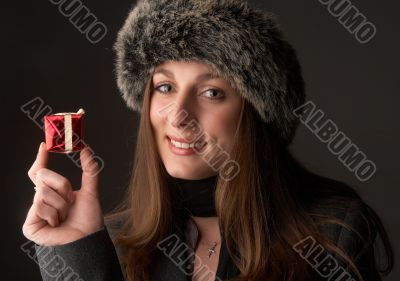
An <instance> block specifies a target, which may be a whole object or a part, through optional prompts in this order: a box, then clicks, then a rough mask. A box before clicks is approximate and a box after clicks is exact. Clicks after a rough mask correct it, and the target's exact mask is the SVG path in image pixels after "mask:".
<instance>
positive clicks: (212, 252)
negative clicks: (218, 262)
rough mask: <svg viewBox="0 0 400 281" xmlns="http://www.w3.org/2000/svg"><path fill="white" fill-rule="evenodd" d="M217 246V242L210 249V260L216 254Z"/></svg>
mask: <svg viewBox="0 0 400 281" xmlns="http://www.w3.org/2000/svg"><path fill="white" fill-rule="evenodd" d="M216 246H217V242H214V245H213V246H212V247H211V248H209V249H208V258H210V257H211V255H212V254H214V253H215V250H214V249H215V247H216Z"/></svg>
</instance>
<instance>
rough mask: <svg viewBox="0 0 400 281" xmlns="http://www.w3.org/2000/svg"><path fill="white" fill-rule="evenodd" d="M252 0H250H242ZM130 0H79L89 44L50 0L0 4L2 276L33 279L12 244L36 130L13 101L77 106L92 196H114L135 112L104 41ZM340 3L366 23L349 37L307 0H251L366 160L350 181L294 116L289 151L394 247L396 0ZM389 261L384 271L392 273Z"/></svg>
mask: <svg viewBox="0 0 400 281" xmlns="http://www.w3.org/2000/svg"><path fill="white" fill-rule="evenodd" d="M253 2H254V1H253ZM133 3H134V1H102V2H100V1H93V0H91V1H89V0H86V1H84V5H86V7H88V8H89V9H90V11H92V12H93V13H94V14H95V15H96V16H97V18H98V19H99V21H102V22H103V23H104V24H105V25H106V26H107V28H108V32H107V35H106V36H105V38H104V39H103V40H102V41H100V42H99V43H97V44H92V43H90V42H89V41H88V40H87V39H86V37H85V35H83V34H81V33H80V32H79V31H78V30H77V29H76V28H75V27H74V26H73V25H72V24H71V23H70V22H69V20H68V18H66V17H64V16H63V15H62V14H61V13H60V12H59V11H58V7H57V6H55V5H53V4H51V2H50V1H46V0H44V1H15V2H12V1H7V2H4V3H3V4H1V18H0V21H1V25H0V28H1V48H2V52H1V79H2V90H1V105H2V107H1V129H2V133H1V136H2V137H1V147H2V153H3V157H2V158H3V159H4V160H3V161H2V162H1V163H2V165H1V166H2V167H1V175H2V176H1V179H2V180H1V183H2V194H3V196H2V198H1V199H2V200H1V201H2V204H1V214H2V221H3V223H2V231H1V238H2V242H3V243H2V255H1V259H2V260H1V261H0V265H1V273H2V277H1V279H2V280H41V278H40V274H39V268H38V266H37V265H36V264H35V263H34V262H33V261H31V260H30V259H29V258H28V257H27V256H26V254H25V253H23V252H22V251H21V249H20V246H21V244H22V243H24V242H26V239H25V238H24V236H23V235H22V231H21V227H22V224H23V222H24V220H25V216H26V214H27V211H28V209H29V207H30V205H31V202H32V198H33V194H34V191H33V184H32V183H31V182H30V180H29V178H28V176H27V171H28V169H29V168H30V166H31V165H32V163H33V161H34V159H35V156H36V152H37V149H38V145H39V143H40V141H42V140H43V137H44V134H43V132H42V130H40V128H38V127H37V126H36V125H35V124H34V123H33V122H32V121H31V120H30V119H29V118H28V117H27V116H26V115H25V114H24V113H23V112H22V111H21V110H20V107H21V106H22V105H23V104H25V103H26V102H28V101H29V100H31V99H33V98H34V97H41V98H42V99H43V100H44V101H45V103H46V104H48V105H50V106H51V107H52V108H53V110H54V112H64V111H77V110H78V109H79V107H83V108H84V109H85V110H86V112H87V115H86V120H85V126H86V131H85V133H86V135H85V140H86V142H87V143H88V144H89V145H91V147H92V148H93V149H94V151H95V152H96V154H97V155H99V156H100V157H101V158H102V159H103V160H104V162H105V168H104V170H103V171H102V173H101V200H102V201H101V202H102V205H103V209H104V211H109V210H111V209H112V207H113V206H115V204H116V203H117V202H118V201H119V200H120V199H121V198H122V196H123V191H124V189H125V187H126V185H127V183H128V179H129V175H130V167H131V163H132V160H131V159H133V153H134V144H135V139H136V131H137V121H138V118H137V117H138V116H137V115H136V113H133V112H131V111H129V110H128V109H127V107H126V106H125V104H124V102H123V100H122V98H120V97H119V92H118V90H117V88H116V83H115V79H114V77H115V73H114V72H113V61H114V53H113V50H112V44H113V42H114V40H115V37H116V34H117V31H118V30H119V28H120V27H121V26H122V24H123V22H124V20H125V17H126V15H127V13H128V11H129V9H130V7H131V5H132V4H133ZM352 3H353V4H354V5H355V6H356V7H357V8H358V9H359V10H360V11H361V12H363V13H364V14H365V15H366V17H367V18H368V19H369V20H370V21H371V22H373V23H374V24H375V25H376V27H377V34H376V36H375V37H374V38H373V39H372V41H370V42H369V43H367V44H360V43H359V42H358V41H357V40H356V39H355V37H354V36H353V35H352V34H350V33H349V32H348V31H347V30H346V29H345V28H344V27H343V26H342V25H341V24H340V23H339V22H338V21H337V19H336V18H334V17H333V16H331V15H330V14H329V13H328V11H327V8H326V7H325V6H324V5H322V4H320V2H319V1H317V0H313V1H288V0H274V1H258V2H257V4H258V5H259V6H261V7H263V8H265V9H266V10H269V11H272V12H274V13H275V14H277V15H278V20H279V22H280V24H281V26H282V29H283V30H284V33H285V35H286V38H287V39H288V40H289V41H290V42H291V43H292V44H293V45H294V47H295V48H296V49H297V51H298V54H299V58H300V60H301V63H302V66H303V72H304V77H305V80H306V83H307V93H308V99H309V100H312V101H314V102H315V103H316V104H317V107H318V108H320V109H321V110H323V111H324V112H325V113H326V115H327V117H328V118H331V119H332V120H333V121H334V122H335V123H336V124H337V125H338V126H339V129H340V130H341V131H343V132H345V133H346V134H347V136H349V137H350V139H351V140H352V141H353V142H354V143H355V144H357V145H358V146H359V147H360V149H361V150H362V151H363V152H365V153H366V155H367V157H368V158H369V159H371V160H373V161H374V162H375V163H376V165H377V172H376V174H375V175H374V176H373V177H372V179H370V180H369V181H367V182H360V181H358V180H357V178H356V177H355V175H354V174H353V173H351V172H350V171H349V170H347V168H346V167H344V166H343V165H342V163H341V162H340V161H339V160H338V159H337V158H336V157H335V156H333V155H332V154H331V153H330V152H329V150H328V149H327V147H326V144H323V143H321V142H320V141H319V140H318V139H317V137H316V136H314V135H313V134H312V132H310V131H309V130H308V129H307V128H306V127H305V126H304V125H300V128H299V130H298V133H297V136H296V138H295V140H294V143H293V145H292V147H291V148H292V150H293V152H294V154H295V155H296V156H297V157H298V158H299V159H300V160H301V161H302V162H303V163H304V164H305V165H306V166H307V167H309V168H310V169H312V170H314V171H316V172H319V173H320V174H323V175H325V176H329V177H333V178H336V179H339V180H342V181H345V182H347V183H349V184H351V185H352V186H353V187H354V188H355V189H356V190H357V191H358V192H359V193H360V194H361V196H362V197H363V198H364V199H365V201H366V202H367V203H369V204H370V205H371V206H372V207H373V208H374V209H375V210H376V211H377V213H378V214H379V215H380V216H381V218H382V220H383V222H384V224H385V226H386V228H387V230H388V232H389V234H390V237H391V240H392V243H393V246H394V247H395V249H396V252H397V253H399V250H400V249H399V248H400V245H399V242H398V241H397V239H396V238H397V237H399V235H400V225H399V223H398V222H399V201H398V200H399V194H400V191H399V183H400V180H399V179H400V177H399V172H398V159H399V149H398V146H397V145H398V137H399V126H398V125H397V121H396V120H398V117H396V116H397V113H398V109H397V107H398V104H399V101H400V99H399V97H398V94H396V93H398V89H399V87H398V86H399V77H398V67H399V55H398V53H397V51H398V50H399V41H400V40H399V36H398V34H399V33H398V27H399V19H398V11H399V8H400V4H399V2H398V1H394V0H392V1H371V0H369V1H360V0H354V1H352ZM49 168H50V169H52V170H54V171H56V172H59V173H61V174H63V175H65V176H66V177H68V178H69V179H70V180H71V182H72V183H73V185H74V186H75V187H79V186H80V175H81V174H80V170H79V169H78V168H77V167H76V166H75V165H74V164H73V163H72V162H71V161H70V159H68V158H67V157H65V156H63V155H58V154H51V156H50V163H49ZM399 278H400V270H399V267H396V268H395V270H394V272H393V273H392V274H391V275H390V276H389V277H388V278H387V279H386V280H391V281H395V280H396V281H397V280H399Z"/></svg>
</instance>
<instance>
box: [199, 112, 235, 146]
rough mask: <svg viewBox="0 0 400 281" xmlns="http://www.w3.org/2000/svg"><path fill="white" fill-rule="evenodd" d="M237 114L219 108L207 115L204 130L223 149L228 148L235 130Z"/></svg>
mask: <svg viewBox="0 0 400 281" xmlns="http://www.w3.org/2000/svg"><path fill="white" fill-rule="evenodd" d="M238 116H239V114H238V113H237V112H236V111H232V110H221V111H219V112H215V113H214V114H212V115H210V116H209V119H208V120H207V122H205V124H207V127H208V128H206V129H205V130H206V131H207V132H208V133H209V135H210V137H211V138H214V139H215V140H216V141H217V142H218V144H219V145H221V146H222V147H223V148H224V149H228V148H229V147H230V145H231V142H232V140H233V136H234V134H235V131H236V126H237V122H238Z"/></svg>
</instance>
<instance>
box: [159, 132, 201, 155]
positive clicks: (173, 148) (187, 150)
mask: <svg viewBox="0 0 400 281" xmlns="http://www.w3.org/2000/svg"><path fill="white" fill-rule="evenodd" d="M166 139H167V140H168V146H169V148H170V150H171V151H172V152H173V153H174V154H177V155H191V154H193V153H195V152H196V151H198V152H200V151H202V150H203V149H204V148H205V146H206V145H207V143H204V142H203V141H196V144H197V143H200V144H204V145H203V146H202V147H201V148H200V149H199V148H196V147H195V148H196V149H194V148H180V147H176V146H175V145H174V144H173V143H172V141H171V140H174V141H178V142H182V143H187V144H190V143H192V142H190V141H188V140H187V139H183V138H175V137H173V136H171V137H170V136H168V135H167V136H166Z"/></svg>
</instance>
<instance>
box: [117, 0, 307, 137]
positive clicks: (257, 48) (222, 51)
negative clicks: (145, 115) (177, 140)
mask: <svg viewBox="0 0 400 281" xmlns="http://www.w3.org/2000/svg"><path fill="white" fill-rule="evenodd" d="M114 50H115V51H116V55H117V58H116V74H117V84H118V87H119V89H120V91H121V93H122V97H123V98H124V100H125V101H126V104H127V106H128V107H129V108H131V109H133V110H135V111H139V112H140V111H141V107H142V103H143V93H144V87H145V82H146V80H147V79H148V78H149V74H150V72H151V70H152V67H154V66H156V65H158V64H160V63H162V62H164V61H167V60H197V61H201V62H203V63H207V64H208V65H209V66H210V67H211V69H212V70H214V71H215V72H216V73H217V74H219V75H221V76H222V77H224V78H225V79H226V80H227V81H229V82H230V83H231V85H232V87H233V88H234V89H236V90H237V91H238V92H239V94H241V95H242V96H243V97H244V98H245V99H246V100H247V101H249V102H250V103H251V104H252V105H253V106H254V108H255V109H256V111H257V112H258V114H259V116H260V117H261V119H262V120H263V121H264V122H266V123H267V124H268V125H269V126H271V127H272V128H273V129H274V130H275V131H276V133H277V134H278V135H279V136H280V137H281V138H282V140H283V141H284V142H286V144H289V143H290V142H291V141H292V139H293V137H294V133H295V130H296V127H297V126H298V124H299V120H298V118H297V117H296V116H295V115H294V114H293V110H294V109H295V108H297V107H298V106H300V105H301V104H302V103H304V100H305V93H304V82H303V78H302V75H301V68H300V65H299V62H298V60H297V56H296V53H295V51H294V49H293V48H292V47H291V45H290V44H289V43H288V42H287V41H286V40H285V39H284V38H283V37H282V34H281V31H280V30H279V28H278V26H277V24H276V22H275V20H274V16H272V15H271V14H269V13H266V12H265V11H262V10H260V9H257V8H255V7H250V5H249V4H248V3H247V1H245V0H173V1H171V0H139V1H138V2H137V4H136V5H135V6H134V7H133V9H132V10H131V11H130V13H129V15H128V17H127V19H126V21H125V24H124V26H123V27H122V28H121V30H120V31H119V33H118V37H117V41H116V43H115V45H114Z"/></svg>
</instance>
